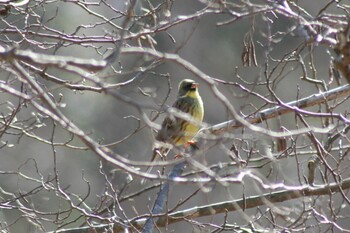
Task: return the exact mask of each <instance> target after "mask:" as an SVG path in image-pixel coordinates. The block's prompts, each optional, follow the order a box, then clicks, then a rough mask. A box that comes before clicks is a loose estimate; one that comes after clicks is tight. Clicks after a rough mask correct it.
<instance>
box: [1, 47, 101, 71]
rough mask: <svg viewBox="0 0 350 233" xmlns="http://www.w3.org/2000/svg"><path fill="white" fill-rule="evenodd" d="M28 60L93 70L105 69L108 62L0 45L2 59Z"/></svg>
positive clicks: (33, 62) (44, 64) (36, 63)
mask: <svg viewBox="0 0 350 233" xmlns="http://www.w3.org/2000/svg"><path fill="white" fill-rule="evenodd" d="M12 59H17V60H19V61H23V62H27V63H29V64H34V65H42V66H53V67H56V68H60V69H62V68H67V67H75V68H80V69H84V70H87V71H91V72H96V71H100V70H102V69H104V68H105V67H106V66H107V62H106V61H104V60H101V61H98V60H95V59H82V58H76V57H69V56H57V55H46V54H40V53H35V52H32V51H29V50H19V49H16V48H12V49H7V50H6V49H5V48H3V47H0V60H7V61H9V60H12Z"/></svg>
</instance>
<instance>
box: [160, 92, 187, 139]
mask: <svg viewBox="0 0 350 233" xmlns="http://www.w3.org/2000/svg"><path fill="white" fill-rule="evenodd" d="M192 104H193V100H192V98H189V97H180V98H178V99H177V100H176V101H175V103H174V104H173V108H175V109H178V110H179V111H181V112H184V113H189V112H190V107H191V106H192ZM184 121H185V120H184V119H181V118H177V117H175V116H172V115H170V116H167V117H166V118H165V119H164V121H163V123H162V128H161V130H160V131H159V132H158V134H157V136H156V139H157V140H158V141H161V142H168V140H169V139H170V138H171V137H173V136H174V135H177V134H179V133H180V127H179V126H180V125H181V124H182V122H184Z"/></svg>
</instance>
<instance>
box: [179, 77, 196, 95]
mask: <svg viewBox="0 0 350 233" xmlns="http://www.w3.org/2000/svg"><path fill="white" fill-rule="evenodd" d="M198 86H199V85H198V83H196V82H195V81H193V80H192V79H184V80H182V81H181V82H180V84H179V94H178V96H184V95H187V94H189V93H191V92H196V91H198Z"/></svg>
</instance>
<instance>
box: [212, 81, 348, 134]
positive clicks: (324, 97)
mask: <svg viewBox="0 0 350 233" xmlns="http://www.w3.org/2000/svg"><path fill="white" fill-rule="evenodd" d="M349 95H350V86H349V85H344V86H340V87H337V88H334V89H332V90H329V91H326V92H322V93H318V94H313V95H311V96H308V97H305V98H302V99H300V100H295V101H291V102H289V103H279V104H280V106H277V107H273V108H269V109H265V110H263V111H260V112H258V113H256V114H255V115H253V116H250V117H249V118H248V119H246V120H247V121H248V122H249V123H251V124H258V123H261V122H263V121H266V120H268V119H271V118H274V117H276V116H280V115H284V114H287V113H291V112H295V111H296V112H299V113H302V114H303V115H306V116H314V117H329V118H338V119H339V120H341V121H343V122H344V123H347V124H349V123H350V121H349V120H348V119H346V118H345V117H344V116H343V115H342V114H337V113H315V112H309V111H306V110H303V109H304V108H308V107H312V106H315V105H318V104H322V103H325V102H327V101H330V100H334V99H337V98H340V97H345V98H346V97H348V96H349ZM242 126H243V125H242V124H240V123H239V122H237V121H235V120H230V121H227V122H223V123H220V124H217V125H214V126H212V127H210V128H208V129H207V130H210V131H211V132H212V133H213V134H216V135H219V134H222V133H223V132H227V131H232V130H234V129H237V128H240V127H242ZM299 133H300V131H299ZM284 134H285V133H281V135H280V137H285V136H290V134H289V133H287V134H288V135H284Z"/></svg>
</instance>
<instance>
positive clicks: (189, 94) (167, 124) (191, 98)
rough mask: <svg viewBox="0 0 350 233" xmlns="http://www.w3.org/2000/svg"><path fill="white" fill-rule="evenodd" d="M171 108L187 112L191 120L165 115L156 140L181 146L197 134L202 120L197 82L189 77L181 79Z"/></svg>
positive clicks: (202, 110)
mask: <svg viewBox="0 0 350 233" xmlns="http://www.w3.org/2000/svg"><path fill="white" fill-rule="evenodd" d="M173 108H175V109H177V110H179V111H181V112H183V113H187V114H189V115H190V116H191V119H192V121H188V120H186V119H183V118H179V117H174V116H168V117H166V118H165V119H164V121H163V124H162V128H161V130H160V131H159V132H158V134H157V136H156V140H158V141H160V142H164V143H169V144H172V145H175V146H181V145H183V144H185V143H187V142H189V141H190V140H191V139H192V138H193V137H194V136H195V135H196V134H197V132H198V130H199V129H200V127H201V123H202V121H203V117H204V107H203V102H202V98H201V97H200V95H199V92H198V84H197V83H195V82H194V81H193V80H191V79H184V80H182V81H181V83H180V84H179V92H178V96H177V99H176V101H175V103H174V105H173Z"/></svg>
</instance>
